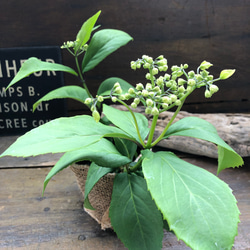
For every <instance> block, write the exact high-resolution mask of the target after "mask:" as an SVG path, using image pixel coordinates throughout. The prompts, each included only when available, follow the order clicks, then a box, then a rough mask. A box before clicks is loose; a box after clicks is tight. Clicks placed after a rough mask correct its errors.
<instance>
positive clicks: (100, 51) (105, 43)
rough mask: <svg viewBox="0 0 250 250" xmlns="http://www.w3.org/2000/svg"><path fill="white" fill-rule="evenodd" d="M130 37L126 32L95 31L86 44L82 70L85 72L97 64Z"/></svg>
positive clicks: (111, 30) (130, 38)
mask: <svg viewBox="0 0 250 250" xmlns="http://www.w3.org/2000/svg"><path fill="white" fill-rule="evenodd" d="M131 40H132V37H131V36H129V35H128V34H127V33H125V32H123V31H120V30H114V29H103V30H100V31H97V32H96V33H95V34H94V35H93V37H92V39H91V41H90V43H89V46H88V49H87V51H86V54H85V55H84V58H83V61H82V72H83V73H84V72H87V71H89V70H91V69H93V68H94V67H95V66H96V65H98V64H99V63H100V62H101V61H102V60H103V59H105V58H106V57H107V56H108V55H110V54H111V53H113V52H114V51H116V50H117V49H119V48H120V47H121V46H124V45H126V44H127V43H128V42H129V41H131Z"/></svg>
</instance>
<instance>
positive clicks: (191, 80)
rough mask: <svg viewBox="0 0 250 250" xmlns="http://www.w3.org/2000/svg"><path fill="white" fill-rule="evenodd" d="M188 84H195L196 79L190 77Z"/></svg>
mask: <svg viewBox="0 0 250 250" xmlns="http://www.w3.org/2000/svg"><path fill="white" fill-rule="evenodd" d="M187 84H188V85H189V86H194V85H195V80H194V79H188V82H187Z"/></svg>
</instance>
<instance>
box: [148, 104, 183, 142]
mask: <svg viewBox="0 0 250 250" xmlns="http://www.w3.org/2000/svg"><path fill="white" fill-rule="evenodd" d="M184 101H185V99H184V100H183V101H182V103H181V105H180V106H178V108H177V109H176V111H175V112H174V114H173V116H172V118H171V119H170V121H169V122H168V124H167V126H166V127H165V128H164V130H163V131H162V133H161V134H160V136H159V137H158V138H157V139H156V140H155V141H154V142H153V143H152V144H151V147H153V146H155V145H156V144H157V143H158V142H160V141H161V140H162V138H163V137H164V135H165V134H166V132H167V130H168V128H169V127H170V125H171V124H172V122H173V121H174V119H175V117H176V116H177V115H178V113H179V112H180V110H181V108H182V105H183V103H184Z"/></svg>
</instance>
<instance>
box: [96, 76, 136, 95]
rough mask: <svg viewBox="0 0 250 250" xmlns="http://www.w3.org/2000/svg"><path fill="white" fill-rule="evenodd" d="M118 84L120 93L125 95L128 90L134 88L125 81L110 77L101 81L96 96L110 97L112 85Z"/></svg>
mask: <svg viewBox="0 0 250 250" xmlns="http://www.w3.org/2000/svg"><path fill="white" fill-rule="evenodd" d="M117 82H119V84H120V86H121V88H122V93H127V92H128V90H129V89H130V88H134V87H133V86H132V85H131V84H130V83H128V82H126V81H125V80H123V79H121V78H119V77H110V78H108V79H106V80H105V81H103V82H102V83H101V84H100V86H99V88H98V91H97V94H98V95H110V91H111V90H112V88H113V87H114V84H115V83H117Z"/></svg>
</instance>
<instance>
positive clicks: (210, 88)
mask: <svg viewBox="0 0 250 250" xmlns="http://www.w3.org/2000/svg"><path fill="white" fill-rule="evenodd" d="M209 90H210V92H211V94H214V93H216V92H218V90H219V88H218V87H217V86H216V85H214V84H211V85H210V86H209Z"/></svg>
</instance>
